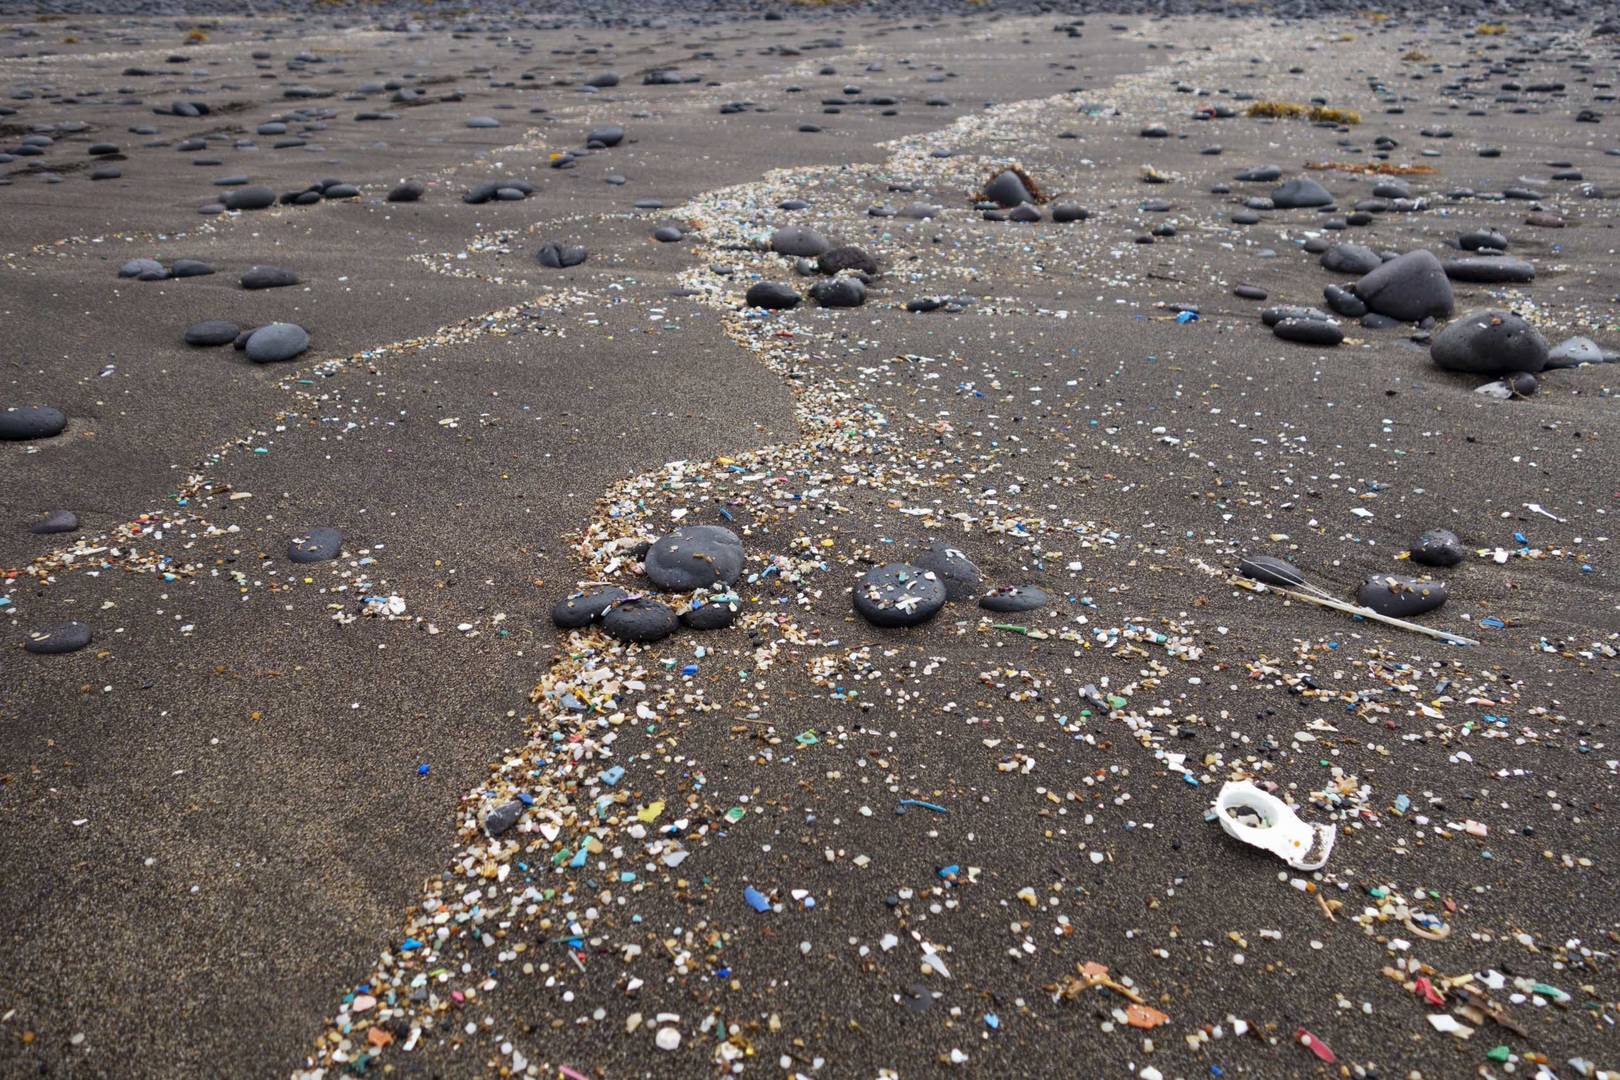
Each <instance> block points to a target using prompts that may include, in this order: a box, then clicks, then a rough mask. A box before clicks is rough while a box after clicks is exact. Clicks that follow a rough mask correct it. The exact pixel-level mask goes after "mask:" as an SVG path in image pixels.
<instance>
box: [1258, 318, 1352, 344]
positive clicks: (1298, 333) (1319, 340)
mask: <svg viewBox="0 0 1620 1080" xmlns="http://www.w3.org/2000/svg"><path fill="white" fill-rule="evenodd" d="M1271 332H1272V333H1273V334H1276V335H1277V336H1278V337H1280V338H1282V339H1283V340H1284V341H1292V342H1296V343H1297V344H1300V345H1337V344H1338V343H1339V342H1341V341H1343V340H1344V327H1342V326H1340V325H1339V324H1338V323H1336V322H1330V321H1328V320H1326V319H1283V320H1282V321H1281V322H1279V323H1277V324H1276V325H1275V326H1273V327H1272V328H1271Z"/></svg>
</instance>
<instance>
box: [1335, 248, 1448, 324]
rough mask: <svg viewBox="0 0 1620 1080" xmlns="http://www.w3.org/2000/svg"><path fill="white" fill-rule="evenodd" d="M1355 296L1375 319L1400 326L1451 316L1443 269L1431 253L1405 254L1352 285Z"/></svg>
mask: <svg viewBox="0 0 1620 1080" xmlns="http://www.w3.org/2000/svg"><path fill="white" fill-rule="evenodd" d="M1356 295H1357V296H1359V297H1361V299H1362V300H1363V301H1365V302H1366V304H1367V307H1368V308H1370V309H1371V310H1372V311H1374V312H1376V313H1377V314H1379V315H1388V316H1389V317H1390V318H1392V319H1399V320H1400V321H1401V322H1420V321H1422V320H1423V319H1426V318H1428V317H1429V316H1431V315H1432V316H1435V317H1436V318H1444V317H1445V316H1447V315H1450V314H1451V311H1452V307H1453V306H1454V303H1455V300H1454V298H1453V296H1452V292H1451V280H1450V279H1449V278H1447V277H1446V271H1445V267H1443V266H1441V265H1440V260H1439V259H1437V258H1435V257H1434V253H1433V252H1432V251H1426V250H1423V249H1421V248H1420V249H1419V250H1417V251H1409V252H1407V253H1406V254H1405V255H1400V256H1397V257H1396V258H1393V259H1391V260H1389V262H1386V263H1384V264H1383V265H1382V266H1380V267H1378V269H1376V270H1374V271H1372V272H1371V273H1369V274H1367V275H1366V276H1365V277H1363V278H1362V279H1361V280H1360V281H1358V282H1356Z"/></svg>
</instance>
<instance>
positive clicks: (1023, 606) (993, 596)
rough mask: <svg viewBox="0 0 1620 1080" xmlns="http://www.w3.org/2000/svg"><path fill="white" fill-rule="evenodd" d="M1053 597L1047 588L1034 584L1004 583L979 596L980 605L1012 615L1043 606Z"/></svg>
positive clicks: (985, 608) (988, 609)
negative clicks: (1047, 593) (1049, 594)
mask: <svg viewBox="0 0 1620 1080" xmlns="http://www.w3.org/2000/svg"><path fill="white" fill-rule="evenodd" d="M1051 599H1052V598H1051V597H1049V596H1047V595H1046V590H1044V589H1041V588H1038V587H1036V586H1034V585H1002V586H1000V587H999V588H995V589H991V590H990V591H989V592H987V593H985V594H984V595H983V596H981V597H979V606H980V607H982V608H984V610H986V611H994V612H996V613H997V614H1001V615H1011V614H1014V613H1016V612H1020V611H1034V610H1035V609H1036V608H1043V607H1045V606H1046V605H1047V604H1048V603H1050V602H1051Z"/></svg>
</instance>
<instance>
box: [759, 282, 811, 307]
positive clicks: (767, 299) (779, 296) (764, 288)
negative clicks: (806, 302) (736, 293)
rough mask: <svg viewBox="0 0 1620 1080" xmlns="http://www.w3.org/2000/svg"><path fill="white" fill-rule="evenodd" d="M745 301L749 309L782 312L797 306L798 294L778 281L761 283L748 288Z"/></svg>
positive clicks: (791, 287)
mask: <svg viewBox="0 0 1620 1080" xmlns="http://www.w3.org/2000/svg"><path fill="white" fill-rule="evenodd" d="M747 301H748V306H749V307H757V308H769V309H771V310H774V311H784V310H786V309H788V308H792V307H797V306H798V304H799V293H798V291H797V290H796V289H794V288H793V286H791V285H784V284H782V283H781V282H779V281H761V282H757V283H756V284H753V285H750V286H749V287H748V296H747Z"/></svg>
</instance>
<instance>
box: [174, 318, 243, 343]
mask: <svg viewBox="0 0 1620 1080" xmlns="http://www.w3.org/2000/svg"><path fill="white" fill-rule="evenodd" d="M241 332H242V328H241V327H239V326H237V325H236V324H235V323H233V322H227V321H226V320H224V319H209V320H207V321H206V322H200V323H192V324H191V325H190V326H188V327H186V334H185V339H186V344H187V345H197V346H211V345H229V344H230V343H231V342H232V341H234V340H236V335H237V334H239V333H241Z"/></svg>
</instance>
